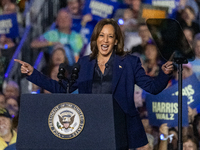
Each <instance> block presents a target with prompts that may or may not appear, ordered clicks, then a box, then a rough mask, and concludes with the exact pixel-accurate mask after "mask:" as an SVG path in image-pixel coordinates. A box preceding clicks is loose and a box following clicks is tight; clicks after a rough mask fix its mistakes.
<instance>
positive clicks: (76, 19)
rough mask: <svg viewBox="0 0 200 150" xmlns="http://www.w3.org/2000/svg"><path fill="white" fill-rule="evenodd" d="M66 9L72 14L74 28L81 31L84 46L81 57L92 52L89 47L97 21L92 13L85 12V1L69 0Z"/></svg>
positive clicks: (78, 31)
mask: <svg viewBox="0 0 200 150" xmlns="http://www.w3.org/2000/svg"><path fill="white" fill-rule="evenodd" d="M66 3H67V5H66V9H67V10H68V11H69V13H70V14H71V16H72V20H73V23H72V30H74V31H76V32H77V33H80V35H81V37H82V39H83V45H84V46H83V48H82V50H81V52H80V57H81V56H83V55H86V54H88V53H90V52H91V51H90V49H89V48H88V46H89V42H90V38H91V35H92V31H93V29H94V26H95V25H96V23H97V21H96V20H95V19H93V16H92V14H90V13H87V12H84V4H83V3H84V2H82V1H81V0H67V1H66Z"/></svg>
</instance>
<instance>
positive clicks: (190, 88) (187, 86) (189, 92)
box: [167, 74, 200, 109]
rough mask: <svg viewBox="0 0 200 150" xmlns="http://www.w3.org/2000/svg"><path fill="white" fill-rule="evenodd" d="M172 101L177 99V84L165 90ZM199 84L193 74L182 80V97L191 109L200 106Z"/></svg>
mask: <svg viewBox="0 0 200 150" xmlns="http://www.w3.org/2000/svg"><path fill="white" fill-rule="evenodd" d="M167 90H168V91H170V92H171V93H172V94H171V96H172V99H174V98H178V83H177V84H175V85H173V86H172V87H170V88H169V89H167ZM199 91H200V82H199V80H198V79H197V77H196V75H195V74H192V75H191V76H190V77H188V78H186V79H184V80H183V85H182V95H183V96H185V97H186V98H187V104H188V105H189V106H190V107H191V108H192V109H193V108H196V107H197V106H198V105H199V104H200V93H199Z"/></svg>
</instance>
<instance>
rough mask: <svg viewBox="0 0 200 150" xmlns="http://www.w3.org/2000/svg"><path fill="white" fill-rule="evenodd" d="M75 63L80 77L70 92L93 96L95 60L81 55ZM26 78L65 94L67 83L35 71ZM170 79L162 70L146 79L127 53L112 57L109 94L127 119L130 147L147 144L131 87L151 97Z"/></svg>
mask: <svg viewBox="0 0 200 150" xmlns="http://www.w3.org/2000/svg"><path fill="white" fill-rule="evenodd" d="M78 63H79V64H80V72H79V77H78V79H77V81H76V83H75V84H74V85H73V86H72V87H71V91H73V90H75V89H78V91H79V93H92V81H93V74H94V68H95V64H96V59H92V60H91V59H90V57H89V56H84V57H82V58H80V59H79V61H78ZM27 79H28V80H29V81H31V82H33V83H35V84H36V85H38V86H40V87H42V88H44V89H46V90H48V91H50V92H52V93H63V92H66V88H67V82H66V81H62V84H59V83H58V82H57V81H54V80H52V79H49V78H47V77H46V76H44V75H43V74H41V73H39V72H38V71H37V70H34V72H33V74H32V75H31V76H29V77H27ZM169 79H170V76H169V75H166V74H165V73H164V72H162V71H161V72H160V73H159V75H158V76H157V77H156V78H155V79H153V78H151V77H149V76H147V75H146V74H145V71H144V69H143V67H142V65H141V61H140V58H139V57H137V56H133V55H130V54H127V55H125V56H118V55H115V57H114V67H113V78H112V95H113V98H114V99H115V100H116V101H117V102H118V104H119V105H120V106H121V108H122V109H123V111H124V112H125V113H126V116H127V130H128V136H129V148H135V147H141V146H143V145H145V144H147V143H148V141H147V138H146V134H145V131H144V128H143V125H142V123H141V120H140V117H139V113H138V111H137V109H136V107H135V104H134V85H135V84H137V85H138V86H140V87H141V88H142V89H144V90H145V91H147V92H149V93H151V94H157V93H159V92H161V91H162V90H163V89H164V88H165V87H166V86H167V83H168V81H169Z"/></svg>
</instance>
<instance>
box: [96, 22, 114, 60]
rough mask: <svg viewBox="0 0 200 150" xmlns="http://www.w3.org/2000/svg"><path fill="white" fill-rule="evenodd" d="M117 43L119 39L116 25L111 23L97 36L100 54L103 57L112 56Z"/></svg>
mask: <svg viewBox="0 0 200 150" xmlns="http://www.w3.org/2000/svg"><path fill="white" fill-rule="evenodd" d="M115 44H117V40H116V37H115V29H114V27H113V26H112V25H110V24H108V25H104V27H103V28H102V30H101V32H100V34H99V36H98V38H97V48H98V55H99V56H103V57H107V56H110V55H111V54H112V51H113V47H114V45H115Z"/></svg>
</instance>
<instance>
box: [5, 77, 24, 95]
mask: <svg viewBox="0 0 200 150" xmlns="http://www.w3.org/2000/svg"><path fill="white" fill-rule="evenodd" d="M3 94H4V95H5V97H6V99H7V98H10V97H12V98H15V99H18V98H19V95H20V90H19V85H18V84H17V83H16V82H15V81H12V80H10V81H8V82H7V83H5V84H4V85H3Z"/></svg>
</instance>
